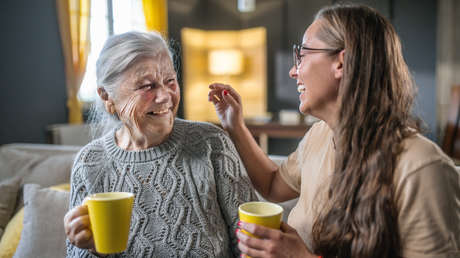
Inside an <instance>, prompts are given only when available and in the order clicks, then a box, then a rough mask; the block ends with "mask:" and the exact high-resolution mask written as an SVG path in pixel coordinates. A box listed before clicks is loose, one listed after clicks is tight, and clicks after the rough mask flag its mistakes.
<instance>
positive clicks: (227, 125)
mask: <svg viewBox="0 0 460 258" xmlns="http://www.w3.org/2000/svg"><path fill="white" fill-rule="evenodd" d="M209 89H210V90H209V93H208V101H211V102H212V103H213V104H214V107H215V109H216V113H217V116H218V117H219V120H220V122H221V124H222V127H223V128H224V129H225V130H228V131H232V130H233V129H235V128H236V127H238V126H242V125H243V124H244V119H243V107H242V104H241V97H240V95H239V94H238V93H237V92H236V91H235V90H234V89H233V88H232V87H231V86H230V85H226V84H221V83H213V84H211V85H209Z"/></svg>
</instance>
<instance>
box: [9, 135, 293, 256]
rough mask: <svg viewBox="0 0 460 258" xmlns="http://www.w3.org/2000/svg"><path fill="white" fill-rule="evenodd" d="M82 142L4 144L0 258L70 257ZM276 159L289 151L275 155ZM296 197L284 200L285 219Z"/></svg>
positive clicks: (274, 158)
mask: <svg viewBox="0 0 460 258" xmlns="http://www.w3.org/2000/svg"><path fill="white" fill-rule="evenodd" d="M80 148H81V146H65V145H51V144H6V145H3V146H0V237H1V240H0V258H9V257H12V256H13V255H14V257H18V258H20V257H47V258H53V257H65V255H66V250H65V238H66V237H65V233H64V226H63V217H64V214H65V212H67V209H68V198H69V193H68V190H69V181H70V172H71V167H72V164H73V160H74V158H75V155H76V153H77V152H78V151H79V150H80ZM271 158H272V159H273V160H274V161H275V162H277V163H279V162H281V161H282V160H283V159H284V158H285V157H283V156H272V157H271ZM294 204H295V200H292V201H289V202H285V203H282V206H283V207H284V209H285V212H284V219H286V218H287V215H288V213H289V211H290V209H291V208H292V206H293V205H294Z"/></svg>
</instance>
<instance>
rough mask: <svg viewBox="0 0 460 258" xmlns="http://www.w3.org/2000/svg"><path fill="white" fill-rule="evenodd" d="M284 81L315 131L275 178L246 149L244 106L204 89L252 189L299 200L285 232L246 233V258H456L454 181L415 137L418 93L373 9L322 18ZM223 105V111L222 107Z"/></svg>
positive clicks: (459, 247)
mask: <svg viewBox="0 0 460 258" xmlns="http://www.w3.org/2000/svg"><path fill="white" fill-rule="evenodd" d="M289 74H290V76H291V77H292V78H293V79H295V80H296V81H297V90H298V92H299V100H300V104H299V110H300V112H302V113H304V114H311V115H314V116H316V117H318V118H320V119H321V120H322V121H320V122H318V123H316V124H314V125H313V126H312V128H311V129H310V130H309V131H308V132H307V134H306V135H305V137H304V138H303V139H302V141H301V142H300V143H299V146H298V148H297V150H296V151H295V152H294V153H292V154H291V155H290V156H289V158H288V159H287V160H286V162H284V163H283V164H282V165H281V166H280V167H278V166H277V165H276V164H274V163H273V162H272V161H270V160H269V159H268V158H267V157H266V156H265V154H264V153H263V152H262V151H261V150H260V148H258V146H257V144H256V143H255V141H254V140H253V139H252V137H251V135H250V133H249V131H248V129H247V127H246V126H245V125H244V120H243V116H242V111H241V109H242V103H241V98H240V97H239V95H238V94H237V92H235V90H233V89H232V88H231V87H230V86H228V85H222V84H213V85H211V86H210V88H211V91H210V92H209V100H210V101H213V102H214V104H215V106H216V110H217V113H218V114H219V117H220V118H221V121H222V124H223V126H224V128H226V129H227V130H228V131H229V133H230V135H231V137H232V139H233V140H234V142H235V145H236V147H237V149H238V151H239V153H240V155H241V157H242V158H243V161H244V163H245V165H246V168H247V170H248V174H249V177H250V178H251V180H252V182H253V184H254V186H255V187H256V189H257V190H258V191H259V192H260V193H262V195H263V196H264V197H266V198H267V199H270V200H274V201H284V200H288V199H292V198H295V197H299V201H298V202H297V204H296V206H295V207H294V208H293V210H292V211H291V213H290V214H289V218H288V224H289V225H288V224H285V223H283V224H282V226H281V231H276V230H271V229H268V228H264V227H261V226H257V225H254V224H249V223H244V222H242V223H241V224H240V225H241V229H244V230H246V231H249V232H250V233H253V234H254V235H256V236H259V237H260V238H253V237H249V236H247V235H245V234H243V233H242V232H240V231H238V232H237V236H238V239H239V240H240V241H239V244H238V245H239V248H240V250H241V251H242V252H243V253H245V254H248V255H250V256H252V257H317V255H321V256H323V257H324V258H326V257H327V258H329V257H359V258H371V257H372V258H379V257H381V258H383V257H385V258H386V257H388V258H390V257H416V258H420V257H422V258H423V257H424V258H428V257H439V258H441V257H445V258H448V257H460V184H459V182H460V175H459V173H458V172H457V171H456V170H455V167H454V165H453V162H452V161H451V160H450V159H449V158H448V157H447V156H446V155H445V154H444V153H442V151H441V150H440V149H439V148H438V147H437V146H436V144H434V143H433V142H431V141H430V140H428V139H427V138H425V137H423V136H422V135H421V134H420V133H419V132H418V126H417V124H416V119H413V118H412V117H411V106H412V102H413V99H414V91H415V90H414V84H413V81H412V79H411V75H410V73H409V69H408V67H407V65H406V63H405V62H404V58H403V56H402V51H401V44H400V42H399V38H398V35H397V34H396V32H395V30H394V28H393V26H392V25H391V24H390V22H389V21H388V20H387V19H385V18H384V17H383V16H382V15H380V14H379V13H377V12H376V11H375V10H373V9H371V8H368V7H365V6H356V5H334V6H332V7H326V8H323V9H322V10H320V11H319V13H318V14H317V16H316V19H315V20H314V22H313V23H312V24H311V25H310V26H309V27H308V29H307V30H306V31H305V34H304V36H303V40H302V43H301V44H300V45H298V46H296V45H295V46H294V65H293V67H292V68H291V70H290V73H289ZM214 95H218V96H219V97H221V98H220V100H221V101H217V99H216V98H214V97H213V96H214Z"/></svg>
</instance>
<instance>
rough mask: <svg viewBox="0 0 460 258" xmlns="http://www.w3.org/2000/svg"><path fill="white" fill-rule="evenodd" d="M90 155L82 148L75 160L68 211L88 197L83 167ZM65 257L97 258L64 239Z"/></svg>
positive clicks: (86, 149)
mask: <svg viewBox="0 0 460 258" xmlns="http://www.w3.org/2000/svg"><path fill="white" fill-rule="evenodd" d="M88 153H90V152H89V151H88V148H86V147H85V148H83V149H82V150H81V151H80V152H79V153H78V155H77V156H76V158H75V162H74V164H73V167H72V174H71V176H70V200H69V210H71V209H73V208H74V207H76V206H79V205H81V204H82V203H83V199H84V198H85V197H86V196H87V195H88V187H89V186H88V184H87V183H86V182H88V180H87V178H86V174H87V173H86V172H87V171H86V170H85V166H84V162H83V161H84V160H85V156H86V155H88ZM66 246H67V257H75V258H76V257H91V258H93V257H97V256H96V255H94V254H92V253H91V252H89V251H88V250H86V249H80V248H78V247H76V246H74V245H72V244H71V243H70V241H69V239H66Z"/></svg>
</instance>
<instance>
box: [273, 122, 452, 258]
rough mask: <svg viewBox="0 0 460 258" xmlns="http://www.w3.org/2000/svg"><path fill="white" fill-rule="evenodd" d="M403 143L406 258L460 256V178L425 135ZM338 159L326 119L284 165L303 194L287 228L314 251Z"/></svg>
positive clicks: (401, 204)
mask: <svg viewBox="0 0 460 258" xmlns="http://www.w3.org/2000/svg"><path fill="white" fill-rule="evenodd" d="M403 144H404V149H405V151H404V152H403V153H402V154H401V156H400V158H399V162H398V164H397V166H396V170H395V175H394V184H395V186H396V192H395V193H396V194H395V203H396V205H397V208H398V224H399V231H400V234H401V244H402V255H403V257H417V258H428V257H430V258H431V257H460V174H459V173H458V172H457V171H456V169H455V166H454V164H453V163H452V161H451V160H450V159H449V158H448V157H447V156H446V155H445V154H444V153H443V152H442V151H441V150H440V149H439V147H437V146H436V145H435V144H434V143H433V142H431V141H430V140H428V139H427V138H425V137H423V136H422V135H420V134H416V135H415V136H413V137H410V138H408V139H406V140H405V141H404V143H403ZM334 156H335V149H334V144H333V142H332V130H331V129H330V128H329V127H328V126H327V124H326V123H325V122H323V121H321V122H318V123H316V124H314V125H313V127H312V128H311V129H310V130H309V131H308V132H307V134H306V135H305V137H304V138H303V139H302V141H301V142H300V143H299V146H298V148H297V150H296V151H295V152H294V153H292V154H291V155H289V157H288V159H287V160H286V161H285V162H284V163H283V164H281V168H280V174H281V176H282V178H283V179H284V181H285V182H286V183H287V184H288V185H289V186H290V187H291V188H292V189H293V190H295V191H297V192H298V193H299V194H300V197H299V201H298V202H297V204H296V206H295V207H294V208H293V209H292V211H291V213H290V214H289V218H288V224H289V225H291V226H292V227H294V228H295V229H296V230H297V232H298V233H299V234H300V236H301V237H302V238H303V240H304V241H305V243H306V244H307V245H308V246H309V247H310V248H311V246H312V245H311V229H312V225H313V222H314V218H315V214H316V212H315V210H318V209H319V208H320V205H321V200H322V199H324V194H325V192H326V191H325V190H327V189H328V186H329V184H330V176H331V175H332V172H333V169H334Z"/></svg>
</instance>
